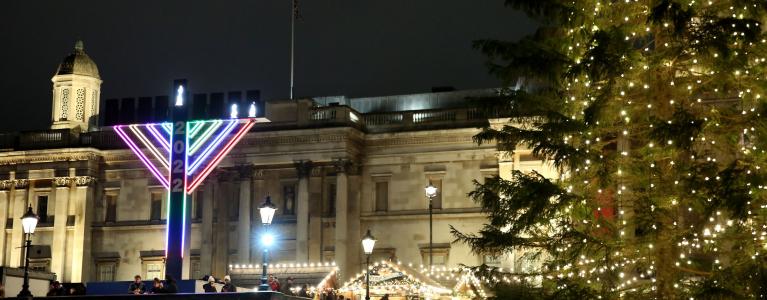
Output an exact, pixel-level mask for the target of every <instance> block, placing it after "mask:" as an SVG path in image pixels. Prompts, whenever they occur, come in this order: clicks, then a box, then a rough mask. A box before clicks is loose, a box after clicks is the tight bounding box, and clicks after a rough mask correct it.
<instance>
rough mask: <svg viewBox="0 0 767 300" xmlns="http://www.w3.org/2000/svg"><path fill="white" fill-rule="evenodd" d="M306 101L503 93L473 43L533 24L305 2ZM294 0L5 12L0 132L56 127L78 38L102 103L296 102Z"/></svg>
mask: <svg viewBox="0 0 767 300" xmlns="http://www.w3.org/2000/svg"><path fill="white" fill-rule="evenodd" d="M300 14H301V16H302V19H301V20H299V21H298V22H297V25H296V83H295V85H296V88H295V94H296V96H297V97H300V96H329V95H346V96H351V97H358V96H380V95H390V94H404V93H417V92H427V91H429V90H430V89H431V87H433V86H454V87H456V88H457V89H472V88H487V87H495V86H497V85H498V82H497V81H496V80H495V79H494V78H492V77H491V76H489V75H488V74H487V71H486V69H485V67H484V65H483V62H484V58H483V56H482V55H481V54H480V53H478V52H477V51H476V50H474V49H472V47H471V41H473V40H476V39H482V38H498V39H506V40H516V39H519V38H520V37H522V36H524V35H526V34H529V33H531V32H532V31H533V30H534V28H535V23H534V22H533V21H532V20H530V19H528V18H527V17H525V16H524V15H523V14H522V13H520V12H517V11H514V10H512V9H510V8H506V7H504V6H503V1H501V0H493V1H486V0H483V1H477V0H362V1H361V0H326V1H319V0H303V1H301V2H300ZM290 17H291V0H251V1H233V0H225V1H189V0H187V1H169V0H162V1H122V0H121V1H117V0H110V1H104V0H98V1H3V8H2V9H1V10H0V40H2V46H0V57H2V60H3V62H2V63H0V95H2V101H3V102H2V103H3V104H4V105H3V108H5V111H4V113H3V114H2V117H0V132H7V131H17V130H30V129H44V128H47V127H48V126H49V125H50V114H51V108H50V106H51V81H50V79H51V77H52V76H53V73H54V72H55V71H56V67H57V66H58V63H59V62H60V61H61V59H62V58H63V57H64V56H66V55H67V54H69V53H70V52H72V49H73V47H74V43H75V41H76V40H77V39H82V40H83V41H84V43H85V51H86V52H87V53H88V54H89V55H90V56H91V58H93V60H94V61H96V63H97V64H98V67H99V72H100V74H101V79H102V80H104V83H103V84H102V86H101V91H102V96H101V100H102V101H103V100H104V99H109V98H122V97H138V96H156V95H163V94H167V93H168V92H167V91H168V90H169V89H170V88H169V86H170V84H171V82H172V80H173V79H174V78H187V79H189V82H190V87H191V88H192V90H193V92H220V91H228V90H246V89H260V90H261V94H262V98H263V99H267V100H268V99H286V98H288V92H289V70H290V69H289V62H290V50H289V49H290Z"/></svg>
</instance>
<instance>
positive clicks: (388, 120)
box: [0, 105, 487, 151]
mask: <svg viewBox="0 0 767 300" xmlns="http://www.w3.org/2000/svg"><path fill="white" fill-rule="evenodd" d="M300 112H301V114H302V115H303V117H301V116H300V115H299V118H298V120H295V119H294V120H295V121H291V122H289V123H277V124H274V125H271V124H270V123H265V124H264V125H265V126H264V127H261V129H260V130H281V129H283V128H291V127H292V126H298V127H301V128H304V127H355V128H357V129H360V130H363V131H365V132H396V131H412V130H424V129H439V128H462V127H463V128H467V127H476V126H478V125H482V124H484V123H486V122H487V117H486V116H484V115H483V114H482V113H481V112H480V111H478V110H477V109H468V108H455V109H443V110H415V111H398V112H382V113H368V114H360V113H358V112H357V111H355V110H354V109H352V108H350V107H348V106H345V105H337V106H325V107H310V108H309V109H308V111H307V110H301V111H300ZM270 126H275V127H270ZM78 147H92V148H96V149H103V150H106V149H124V148H126V146H125V144H124V143H123V141H122V140H121V139H120V138H119V137H118V136H117V134H116V133H115V132H114V131H112V130H110V129H109V128H108V127H106V128H105V129H104V130H101V131H92V132H83V133H80V132H78V131H72V130H68V129H52V130H40V131H28V132H21V133H5V134H0V151H13V150H38V149H57V148H78Z"/></svg>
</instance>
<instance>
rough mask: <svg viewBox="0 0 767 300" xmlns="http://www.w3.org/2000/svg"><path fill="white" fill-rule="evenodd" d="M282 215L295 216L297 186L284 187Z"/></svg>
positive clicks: (288, 185) (287, 185)
mask: <svg viewBox="0 0 767 300" xmlns="http://www.w3.org/2000/svg"><path fill="white" fill-rule="evenodd" d="M282 202H283V211H282V214H285V215H294V214H295V211H296V185H295V184H286V185H283V186H282Z"/></svg>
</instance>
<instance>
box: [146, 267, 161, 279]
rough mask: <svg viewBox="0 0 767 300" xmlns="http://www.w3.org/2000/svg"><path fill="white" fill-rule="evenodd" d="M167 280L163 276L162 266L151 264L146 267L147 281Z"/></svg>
mask: <svg viewBox="0 0 767 300" xmlns="http://www.w3.org/2000/svg"><path fill="white" fill-rule="evenodd" d="M154 278H160V279H163V278H165V277H164V276H162V265H160V264H159V263H151V264H147V265H146V279H147V280H150V279H154Z"/></svg>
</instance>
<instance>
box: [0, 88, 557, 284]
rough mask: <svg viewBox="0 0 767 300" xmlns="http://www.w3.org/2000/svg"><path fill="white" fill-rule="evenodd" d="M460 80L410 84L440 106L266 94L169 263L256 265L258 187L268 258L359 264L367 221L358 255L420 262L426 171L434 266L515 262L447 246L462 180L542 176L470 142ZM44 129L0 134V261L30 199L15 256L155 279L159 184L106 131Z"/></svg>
mask: <svg viewBox="0 0 767 300" xmlns="http://www.w3.org/2000/svg"><path fill="white" fill-rule="evenodd" d="M54 87H55V86H54ZM476 93H477V92H476V91H473V92H468V94H472V95H475V94H476ZM466 94H467V92H461V91H458V92H453V94H450V92H448V93H440V94H439V95H428V94H427V96H424V97H425V98H424V99H427V100H428V99H438V100H439V101H437V102H434V103H437V104H439V103H451V105H449V106H447V107H444V108H440V107H439V106H438V105H436V106H435V104H434V103H431V104H428V105H427V104H424V103H417V102H418V101H419V99H421V98H419V97H417V96H414V95H406V96H402V97H397V96H387V97H382V98H381V99H374V100H370V99H372V98H363V99H362V100H360V101H362V102H364V103H368V102H370V103H376V105H379V104H381V103H382V102H385V101H391V102H392V105H391V106H390V107H394V108H395V109H393V110H392V109H389V110H384V111H369V112H367V113H360V112H358V111H356V110H355V109H353V106H354V105H357V104H354V103H355V102H354V101H355V99H345V98H344V99H345V100H344V101H339V105H331V103H333V102H334V101H332V99H331V100H328V99H330V98H323V100H322V101H314V100H312V99H301V100H290V101H287V100H285V101H268V102H266V103H265V106H264V109H265V111H266V118H268V119H269V120H270V121H271V122H270V123H265V124H256V125H255V127H254V128H253V129H252V130H251V131H250V132H249V133H247V134H246V135H245V136H244V137H243V138H242V140H241V141H240V143H239V144H237V146H235V147H234V149H233V150H232V151H231V152H230V153H229V154H228V155H227V156H226V157H225V158H224V159H223V160H222V161H221V163H220V165H219V166H218V167H217V168H215V169H214V170H213V171H212V173H211V174H210V175H209V176H208V178H207V179H205V180H204V182H203V183H202V185H201V186H200V187H199V188H198V190H197V191H195V192H194V193H193V194H192V196H191V198H190V199H189V203H190V204H191V205H190V206H191V208H190V209H189V216H188V217H189V218H190V219H191V220H192V228H191V234H190V237H191V238H190V239H191V240H190V243H191V253H189V255H188V256H185V257H186V258H188V259H187V261H186V262H185V265H184V266H185V270H186V271H185V274H188V276H189V277H191V278H195V277H201V276H202V275H204V274H212V275H214V276H215V277H216V278H220V277H222V276H223V275H225V274H226V273H227V272H228V269H229V266H230V265H238V264H240V265H245V264H257V263H259V262H260V261H261V249H260V246H259V245H258V243H257V242H256V241H258V238H257V237H258V233H259V231H260V230H261V225H260V220H259V218H258V212H257V207H258V205H259V204H260V203H261V202H262V201H263V199H264V197H266V196H271V197H272V199H273V201H274V203H275V204H276V205H277V206H278V211H277V215H276V217H275V221H274V224H273V228H274V229H275V230H276V231H277V233H278V235H279V236H278V241H277V243H276V245H275V247H274V253H273V257H272V261H273V262H284V263H291V262H320V261H324V262H330V261H335V262H337V264H338V266H339V268H340V273H341V277H342V278H347V277H348V276H351V275H353V274H355V273H357V272H359V271H360V270H361V267H360V265H361V262H363V261H364V256H363V255H362V250H361V249H360V239H361V237H362V235H363V234H364V232H365V230H367V229H370V230H371V231H372V233H373V234H374V235H375V236H376V237H377V238H378V243H377V244H376V250H375V252H374V254H373V258H374V259H388V258H393V259H397V260H400V261H402V262H405V263H412V264H414V265H415V266H416V267H417V266H418V265H421V264H428V260H429V258H428V257H429V255H428V253H429V252H428V243H429V235H428V234H429V232H428V228H429V227H428V212H427V207H428V202H427V199H426V197H425V196H424V191H423V188H424V187H425V186H426V185H427V184H428V183H429V182H432V183H433V184H434V185H436V186H437V187H438V188H440V192H439V195H438V197H437V198H436V199H435V210H434V223H433V224H434V249H433V250H434V254H433V257H434V264H435V265H437V266H445V267H455V266H458V265H459V264H469V265H471V264H480V263H483V262H485V263H488V264H492V265H498V266H503V267H523V263H521V262H519V261H515V258H517V254H516V253H513V254H509V255H506V256H503V257H500V258H490V257H477V256H475V255H473V254H471V253H470V252H469V249H468V247H467V246H465V245H462V244H451V242H452V241H453V237H452V236H451V235H450V233H449V230H450V229H449V226H451V225H452V226H455V227H456V228H458V229H459V230H462V231H474V230H477V229H479V228H480V226H481V224H482V223H483V222H484V221H485V219H484V217H483V216H482V214H481V213H480V211H479V209H478V207H477V205H476V204H475V203H473V202H471V201H470V200H469V199H468V198H467V197H466V194H467V193H468V192H469V191H471V190H472V188H473V187H472V184H471V180H473V179H476V180H480V181H481V180H482V179H483V178H484V177H487V176H493V175H496V174H499V173H500V174H502V175H503V174H508V171H510V170H512V169H521V170H531V169H536V170H539V171H541V172H544V173H545V174H548V175H549V176H552V177H553V176H555V172H553V171H552V170H550V169H548V168H547V167H546V166H545V165H543V164H542V163H541V162H540V161H537V160H533V159H532V158H531V156H530V155H529V151H526V150H524V149H519V151H517V152H516V153H514V154H511V155H506V154H505V153H499V152H498V151H496V149H495V146H494V145H482V146H478V145H476V144H475V143H474V142H473V141H472V136H473V135H474V134H476V133H477V132H478V129H477V126H480V125H482V124H487V122H488V120H487V119H481V117H479V116H478V115H477V114H476V113H475V112H473V111H471V110H469V109H465V108H460V107H455V106H453V104H454V103H456V102H457V101H454V99H453V100H451V99H450V97H460V98H461V99H462V98H463V97H464V96H465V95H466ZM451 95H452V96H451ZM54 99H56V98H54ZM345 101H348V102H345ZM423 101H426V100H423ZM362 102H360V103H362ZM409 102H414V103H411V104H408V105H410V106H407V105H405V104H403V103H409ZM344 103H346V104H351V105H343V104H344ZM54 104H60V102H56V100H54ZM320 104H324V105H320ZM359 105H362V104H359ZM365 105H366V104H365ZM402 105H405V106H402ZM382 107H384V106H382ZM398 107H411V108H416V107H421V108H428V109H427V110H398V109H396V108H398ZM97 114H98V111H95V112H94V115H97ZM501 121H502V120H501ZM59 134H60V136H59V135H51V134H49V132H38V133H25V136H24V137H23V138H22V137H20V138H19V139H17V140H16V141H17V142H16V144H9V145H3V146H2V147H0V148H3V149H6V150H7V151H4V152H0V219H5V220H6V222H0V229H2V230H3V231H4V232H5V236H4V238H0V264H2V265H3V266H11V267H16V266H20V264H21V261H22V255H21V249H20V248H19V247H20V246H21V243H22V239H23V237H22V231H21V222H20V217H21V215H22V214H23V212H24V209H25V208H26V207H27V206H32V207H33V208H34V209H35V211H36V212H37V213H38V214H40V215H44V220H43V221H41V224H40V225H39V226H38V230H37V233H36V234H35V235H34V237H33V239H32V240H33V244H34V245H36V247H37V248H36V249H37V250H39V251H33V255H32V256H31V258H32V266H33V268H38V269H42V270H47V271H51V272H54V273H56V274H57V275H58V278H59V280H61V281H64V282H80V281H98V280H131V279H132V277H133V276H134V275H136V274H140V275H142V276H144V277H145V278H153V277H161V274H163V273H164V272H163V264H162V257H163V254H164V253H163V250H164V249H163V248H164V243H165V237H164V234H165V226H164V219H165V217H166V211H167V197H168V196H167V192H166V190H165V187H164V184H163V183H161V182H159V181H158V180H157V179H156V178H155V176H153V175H152V174H151V173H150V170H148V169H147V168H146V167H145V165H144V164H143V163H142V162H141V161H140V160H139V158H137V157H136V155H134V154H133V153H132V152H131V150H130V149H128V148H127V147H125V146H124V144H122V142H121V141H120V140H119V139H118V138H117V136H116V135H115V134H114V133H109V132H93V133H83V134H82V135H79V136H74V137H73V136H66V139H65V136H63V135H61V134H63V133H59ZM64 140H67V141H68V142H66V143H64V142H63V141H64ZM105 145H106V146H105ZM150 159H151V156H150Z"/></svg>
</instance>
